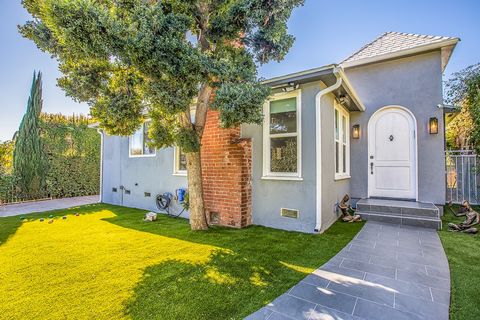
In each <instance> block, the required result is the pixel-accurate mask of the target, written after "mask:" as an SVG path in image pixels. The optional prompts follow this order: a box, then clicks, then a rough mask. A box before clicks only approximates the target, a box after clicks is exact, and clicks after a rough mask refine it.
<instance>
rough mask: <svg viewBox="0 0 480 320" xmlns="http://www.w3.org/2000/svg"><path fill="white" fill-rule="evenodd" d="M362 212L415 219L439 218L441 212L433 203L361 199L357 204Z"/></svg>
mask: <svg viewBox="0 0 480 320" xmlns="http://www.w3.org/2000/svg"><path fill="white" fill-rule="evenodd" d="M357 210H358V211H360V212H372V213H375V212H378V213H382V214H387V213H392V214H395V215H405V216H413V217H425V218H437V219H438V218H439V217H440V211H439V209H438V208H437V206H435V205H434V204H433V203H426V202H415V201H402V200H386V199H361V200H359V201H358V202H357Z"/></svg>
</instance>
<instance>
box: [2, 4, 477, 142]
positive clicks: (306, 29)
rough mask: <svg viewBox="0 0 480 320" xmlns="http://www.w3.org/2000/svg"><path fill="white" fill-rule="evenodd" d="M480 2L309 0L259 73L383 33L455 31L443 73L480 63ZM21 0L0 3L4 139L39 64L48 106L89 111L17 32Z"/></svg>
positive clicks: (284, 69)
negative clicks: (279, 55)
mask: <svg viewBox="0 0 480 320" xmlns="http://www.w3.org/2000/svg"><path fill="white" fill-rule="evenodd" d="M479 12H480V1H476V0H455V1H453V0H452V1H445V0H436V1H435V0H407V1H385V0H375V1H374V0H362V1H358V0H344V1H326V0H306V3H305V6H303V7H301V8H298V9H296V10H295V11H294V13H293V15H292V17H291V19H290V22H289V29H290V32H291V33H292V34H293V35H295V37H296V42H295V44H294V46H293V48H292V49H291V50H290V52H289V54H288V55H287V57H286V59H285V60H284V61H282V62H281V63H277V62H272V63H269V64H267V65H264V66H262V67H261V68H260V69H259V75H260V76H261V77H265V78H269V77H272V76H276V75H281V74H285V73H290V72H295V71H300V70H304V69H309V68H314V67H319V66H322V65H325V64H329V63H335V62H340V61H341V60H342V59H344V58H345V57H347V56H348V55H349V54H351V53H352V52H354V51H356V50H357V49H358V48H360V47H361V46H363V45H364V44H366V43H368V42H369V41H371V40H373V39H374V38H375V37H377V36H378V35H379V34H381V33H383V32H385V31H399V32H408V33H419V34H430V35H441V36H455V37H460V38H461V40H462V41H461V42H460V43H459V44H458V46H457V48H456V49H455V52H454V54H453V56H452V59H451V60H450V64H449V66H448V68H447V70H446V71H445V78H448V77H449V75H450V74H451V73H452V72H455V71H459V70H461V69H463V68H465V67H467V66H469V65H471V64H474V63H477V62H480V54H479V53H480V41H479V36H480V19H479V18H478V13H479ZM28 19H29V16H28V13H27V12H26V11H25V10H24V9H23V7H22V6H21V5H20V0H3V1H1V3H0V44H1V45H0V112H1V113H0V114H1V117H0V140H6V139H11V137H12V135H13V133H14V132H15V131H16V130H17V128H18V125H19V123H20V120H21V118H22V115H23V113H24V112H25V108H26V102H27V100H28V92H29V88H30V84H31V79H32V73H33V70H41V71H42V72H43V76H44V82H43V99H44V105H43V110H44V111H45V112H55V113H58V112H61V113H64V114H72V113H84V114H87V113H88V106H87V105H85V104H78V103H75V102H73V101H72V100H71V99H70V98H68V97H65V94H64V93H63V91H62V90H60V89H59V88H58V87H57V86H56V78H57V77H58V76H59V72H58V70H57V63H56V61H55V60H53V59H51V58H50V56H49V55H48V54H45V53H42V52H40V51H39V50H38V49H37V48H36V47H35V45H34V44H33V43H32V42H30V41H29V40H26V39H23V38H22V37H21V36H20V35H19V34H18V32H17V25H18V24H22V23H23V22H24V21H26V20H28Z"/></svg>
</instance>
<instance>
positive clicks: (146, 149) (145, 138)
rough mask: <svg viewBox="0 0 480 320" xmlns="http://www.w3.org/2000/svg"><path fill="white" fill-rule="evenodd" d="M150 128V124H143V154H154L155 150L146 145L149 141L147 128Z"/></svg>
mask: <svg viewBox="0 0 480 320" xmlns="http://www.w3.org/2000/svg"><path fill="white" fill-rule="evenodd" d="M149 127H150V122H145V123H144V124H143V154H154V153H155V148H152V147H150V146H149V145H148V143H149V142H150V141H151V139H150V138H149V137H148V128H149Z"/></svg>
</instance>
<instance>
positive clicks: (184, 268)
mask: <svg viewBox="0 0 480 320" xmlns="http://www.w3.org/2000/svg"><path fill="white" fill-rule="evenodd" d="M75 213H79V216H75ZM144 213H145V211H143V210H138V209H131V208H125V207H118V206H110V205H104V204H98V205H90V206H83V207H79V208H72V209H68V210H59V211H54V212H52V213H51V214H53V215H54V222H53V223H51V224H49V223H47V221H44V222H40V220H39V219H40V217H47V216H48V215H49V214H50V213H48V214H45V213H44V214H36V215H28V216H26V219H25V220H23V221H22V220H20V218H19V217H8V218H0V261H1V262H0V301H1V305H0V309H1V310H0V318H1V319H241V318H243V317H245V316H247V315H248V314H250V313H251V312H253V311H255V310H257V309H258V308H260V307H262V306H263V305H264V304H266V303H268V302H269V301H271V300H273V299H274V298H275V297H277V296H278V295H280V294H281V293H283V292H284V291H286V290H287V289H288V288H290V287H291V286H292V285H294V284H295V283H296V282H298V281H299V280H300V279H302V278H303V277H305V275H306V274H308V273H309V272H311V271H313V270H314V269H316V268H317V267H319V266H320V265H322V264H323V263H325V262H326V261H328V260H329V259H330V258H331V257H332V256H334V255H335V254H336V253H337V252H338V251H339V250H340V249H341V248H343V247H344V246H345V245H346V244H347V243H348V242H349V241H350V240H351V239H352V238H353V236H354V235H355V234H356V233H357V232H358V231H359V230H360V228H361V226H362V224H345V223H340V222H337V223H336V224H334V225H333V226H332V227H331V228H330V229H329V230H328V231H327V232H325V233H324V234H321V235H313V234H302V233H297V232H287V231H281V230H275V229H270V228H264V227H259V226H252V227H249V228H246V229H241V230H234V229H227V228H219V227H217V228H211V229H210V230H209V231H207V232H193V231H190V229H189V225H188V221H186V220H184V219H180V218H170V217H165V216H161V217H160V218H159V220H158V221H156V222H152V223H149V222H143V221H142V217H143V215H144ZM63 215H66V216H67V219H65V220H64V219H62V216H63ZM47 220H48V219H47ZM448 236H452V235H445V238H448ZM454 236H457V237H458V236H461V235H454ZM468 239H469V240H470V238H468ZM477 240H478V239H477ZM477 244H478V242H477ZM460 246H462V245H460ZM477 251H478V250H477ZM477 262H478V261H477ZM476 267H477V268H478V265H477V266H476ZM477 270H478V269H477ZM468 274H469V277H475V276H477V277H478V274H477V275H475V274H474V273H472V272H468ZM477 279H478V278H477Z"/></svg>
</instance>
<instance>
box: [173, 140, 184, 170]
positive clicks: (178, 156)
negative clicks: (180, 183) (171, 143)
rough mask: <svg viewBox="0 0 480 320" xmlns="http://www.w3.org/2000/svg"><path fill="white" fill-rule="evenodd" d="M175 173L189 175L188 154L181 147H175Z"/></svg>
mask: <svg viewBox="0 0 480 320" xmlns="http://www.w3.org/2000/svg"><path fill="white" fill-rule="evenodd" d="M173 149H174V150H173V175H175V176H186V175H187V155H186V154H185V153H184V152H182V149H180V148H179V147H174V148H173Z"/></svg>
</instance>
